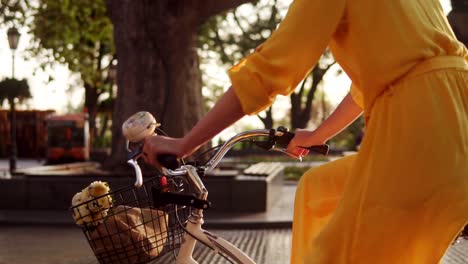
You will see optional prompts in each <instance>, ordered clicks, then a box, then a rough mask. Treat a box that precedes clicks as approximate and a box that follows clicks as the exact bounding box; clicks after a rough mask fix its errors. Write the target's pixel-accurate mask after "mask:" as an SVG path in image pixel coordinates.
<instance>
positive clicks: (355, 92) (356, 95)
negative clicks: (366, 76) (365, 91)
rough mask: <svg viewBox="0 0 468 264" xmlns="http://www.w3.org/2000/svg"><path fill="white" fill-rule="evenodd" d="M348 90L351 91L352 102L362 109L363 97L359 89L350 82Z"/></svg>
mask: <svg viewBox="0 0 468 264" xmlns="http://www.w3.org/2000/svg"><path fill="white" fill-rule="evenodd" d="M349 92H350V93H351V97H352V98H353V100H354V102H355V103H356V104H357V105H359V107H361V108H362V109H364V98H363V97H362V92H361V90H359V88H357V86H356V85H354V84H351V88H350V89H349Z"/></svg>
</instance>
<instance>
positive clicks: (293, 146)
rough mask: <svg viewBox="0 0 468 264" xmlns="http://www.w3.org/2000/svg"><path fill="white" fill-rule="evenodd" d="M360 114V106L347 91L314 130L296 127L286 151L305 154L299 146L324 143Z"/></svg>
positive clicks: (299, 154) (300, 154)
mask: <svg viewBox="0 0 468 264" xmlns="http://www.w3.org/2000/svg"><path fill="white" fill-rule="evenodd" d="M361 114H362V109H361V107H360V106H359V105H358V104H356V102H355V101H354V100H353V98H352V96H351V93H348V94H347V95H346V96H345V98H344V99H343V100H342V101H341V103H340V104H339V105H338V107H337V108H336V109H335V111H334V112H333V113H332V114H331V115H330V116H329V117H328V118H327V119H326V120H325V121H324V122H323V123H322V124H321V125H320V126H319V127H318V128H317V129H315V130H313V131H311V130H305V129H298V130H296V131H295V134H296V135H295V136H294V138H293V139H292V140H291V142H290V143H289V145H288V148H287V150H288V152H290V153H293V154H295V155H298V156H304V155H306V154H307V152H308V151H307V150H305V149H303V148H299V147H300V146H303V147H308V146H313V145H321V144H324V143H325V142H326V141H327V140H329V139H330V138H332V137H334V136H335V135H336V134H338V133H340V132H341V131H342V130H343V129H345V128H346V127H348V126H349V125H350V124H351V123H352V122H353V121H354V120H356V119H357V118H358V117H359V116H360V115H361Z"/></svg>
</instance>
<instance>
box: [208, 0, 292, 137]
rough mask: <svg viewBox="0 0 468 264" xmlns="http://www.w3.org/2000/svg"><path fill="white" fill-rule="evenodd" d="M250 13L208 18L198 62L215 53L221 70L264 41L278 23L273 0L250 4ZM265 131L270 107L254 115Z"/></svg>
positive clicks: (278, 13) (278, 8)
mask: <svg viewBox="0 0 468 264" xmlns="http://www.w3.org/2000/svg"><path fill="white" fill-rule="evenodd" d="M250 7H251V8H250V12H248V11H246V10H244V12H241V11H239V10H237V9H235V10H232V11H230V12H229V13H224V14H220V15H218V16H214V17H212V18H211V19H209V20H208V21H207V22H206V23H205V24H204V25H203V27H202V28H201V30H200V35H199V47H200V49H201V50H202V52H201V54H202V56H201V57H202V59H205V60H208V59H209V56H210V51H216V52H217V53H218V54H217V55H218V59H219V61H220V62H221V64H222V65H223V66H224V67H229V66H232V65H233V64H235V63H236V62H238V61H240V60H241V59H242V58H243V57H245V56H247V55H248V54H249V53H251V52H252V51H253V50H254V49H255V48H256V47H257V46H259V45H260V44H262V43H263V42H265V41H266V40H267V39H268V37H269V36H270V35H271V33H272V32H273V31H274V30H275V29H276V27H277V26H278V23H279V22H280V21H281V18H282V16H281V10H282V9H283V10H284V9H285V6H280V5H279V4H278V1H277V0H267V1H259V2H256V3H253V4H251V5H250ZM257 116H258V118H259V119H260V120H261V121H262V123H263V125H264V126H265V128H271V127H273V122H274V121H273V111H272V107H269V108H268V109H267V110H265V111H263V112H262V113H261V114H258V115H257Z"/></svg>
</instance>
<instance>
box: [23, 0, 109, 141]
mask: <svg viewBox="0 0 468 264" xmlns="http://www.w3.org/2000/svg"><path fill="white" fill-rule="evenodd" d="M32 13H33V19H32V20H31V21H30V23H29V27H30V29H31V33H32V34H33V40H34V44H33V45H31V48H30V49H29V51H30V52H31V54H32V55H33V56H37V57H41V58H42V62H41V67H42V68H43V69H44V68H45V67H46V66H48V65H53V64H55V63H63V64H66V65H67V66H68V69H69V70H70V71H71V72H74V73H78V74H79V75H80V78H81V80H82V81H83V87H84V89H85V102H84V107H85V109H86V110H87V111H88V114H89V124H90V134H91V139H93V138H94V135H95V134H96V133H95V130H96V114H97V110H98V103H99V97H100V96H101V95H102V94H104V93H107V92H109V90H110V86H111V82H110V81H109V78H108V76H107V75H108V68H109V67H110V65H111V64H112V62H113V61H114V60H115V58H114V42H113V37H112V24H111V22H110V20H109V18H108V17H107V14H106V6H105V3H104V0H80V1H70V0H63V1H55V0H40V1H39V4H38V5H37V6H35V7H33V11H32ZM51 77H52V78H53V76H51Z"/></svg>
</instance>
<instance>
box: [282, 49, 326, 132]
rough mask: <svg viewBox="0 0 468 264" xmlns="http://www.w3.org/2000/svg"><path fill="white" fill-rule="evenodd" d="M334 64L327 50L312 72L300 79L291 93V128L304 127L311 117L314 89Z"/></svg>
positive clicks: (315, 89)
mask: <svg viewBox="0 0 468 264" xmlns="http://www.w3.org/2000/svg"><path fill="white" fill-rule="evenodd" d="M334 64H335V61H334V59H333V56H332V55H331V53H330V52H329V51H328V50H327V51H325V53H324V54H323V55H322V57H321V58H320V61H319V62H318V64H317V65H316V66H315V67H314V69H313V70H312V72H311V73H310V74H309V75H308V76H307V77H306V78H305V79H304V80H303V81H302V83H301V85H300V87H299V89H296V90H295V91H294V92H293V93H292V94H291V95H290V98H291V129H296V128H305V127H307V124H308V123H309V121H310V119H311V114H312V110H315V111H318V109H312V108H313V104H312V101H313V100H314V97H315V94H316V91H317V88H318V86H319V85H320V84H321V82H322V80H323V77H324V76H325V74H326V73H327V72H328V70H330V68H331V67H332V66H333V65H334Z"/></svg>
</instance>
